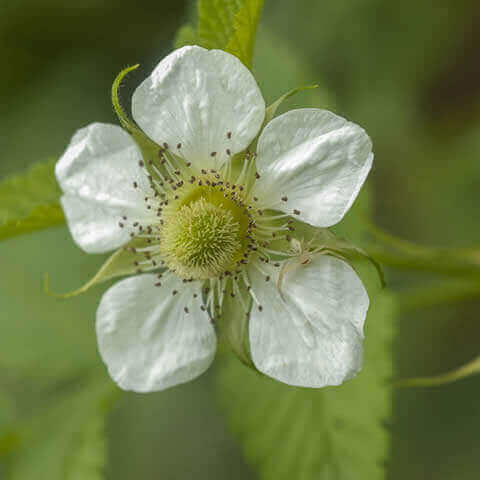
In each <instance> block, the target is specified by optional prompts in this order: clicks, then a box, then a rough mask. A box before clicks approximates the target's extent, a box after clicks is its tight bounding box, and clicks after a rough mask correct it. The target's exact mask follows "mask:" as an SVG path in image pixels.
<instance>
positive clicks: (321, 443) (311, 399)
mask: <svg viewBox="0 0 480 480" xmlns="http://www.w3.org/2000/svg"><path fill="white" fill-rule="evenodd" d="M395 312H396V304H395V301H394V299H393V297H392V296H391V295H390V294H387V293H386V292H382V293H381V294H380V295H379V296H378V297H377V298H376V299H375V301H374V302H373V305H372V309H371V311H370V313H369V316H368V319H367V324H366V346H365V352H366V353H365V365H364V368H363V370H362V371H361V372H360V374H359V375H358V377H357V378H355V379H353V380H350V381H349V382H347V383H345V384H343V385H341V386H339V387H328V388H324V389H318V390H315V389H302V388H295V387H290V386H287V385H284V384H282V383H279V382H276V381H274V380H271V379H269V378H267V377H264V376H261V375H259V374H256V373H255V372H254V371H252V370H251V369H248V368H247V367H244V366H243V365H242V364H241V363H240V362H238V360H236V359H235V358H232V357H228V358H227V359H225V360H224V364H223V366H222V367H221V369H220V370H219V377H218V387H219V392H220V397H221V401H222V404H223V406H224V408H225V410H226V411H227V413H228V416H229V420H230V423H231V426H232V428H233V430H234V431H235V432H236V433H237V435H238V436H239V438H240V440H241V445H242V447H243V450H244V452H245V455H246V458H247V459H248V461H249V462H250V463H252V464H253V465H255V466H256V467H257V470H258V471H259V472H260V478H261V479H262V480H270V479H271V480H283V479H285V480H287V479H288V480H290V479H292V478H295V479H302V480H310V479H312V480H327V479H328V480H349V479H352V480H357V479H368V480H377V479H383V478H384V475H385V469H384V462H385V459H386V457H387V455H388V451H389V448H390V443H389V435H388V432H387V431H386V430H385V428H384V427H383V426H382V423H383V421H385V420H386V419H387V418H389V417H390V414H391V388H390V385H389V380H390V377H391V375H392V359H391V348H390V347H391V341H392V333H393V332H392V330H393V329H392V325H393V318H394V315H395Z"/></svg>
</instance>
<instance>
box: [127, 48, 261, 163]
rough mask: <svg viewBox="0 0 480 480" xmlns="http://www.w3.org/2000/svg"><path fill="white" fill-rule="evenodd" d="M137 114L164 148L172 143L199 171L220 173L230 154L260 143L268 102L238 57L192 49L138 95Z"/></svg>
mask: <svg viewBox="0 0 480 480" xmlns="http://www.w3.org/2000/svg"><path fill="white" fill-rule="evenodd" d="M132 113H133V117H134V119H135V121H136V122H137V123H138V125H140V127H141V128H142V129H143V130H144V131H145V133H146V134H147V135H149V136H150V138H152V139H153V140H154V141H155V142H157V143H158V144H160V145H163V143H167V144H168V146H169V148H170V149H171V150H172V151H173V152H174V153H176V154H178V155H180V156H182V157H183V158H185V159H188V160H189V161H191V162H193V164H194V165H195V164H196V165H197V166H202V167H210V166H211V167H218V166H220V165H222V164H223V162H224V161H225V160H226V159H227V158H228V155H227V149H229V150H230V152H231V154H232V155H233V154H234V153H237V152H240V151H242V150H244V149H245V148H246V147H247V146H248V145H249V144H250V142H251V141H252V140H253V139H254V137H255V136H256V134H257V133H258V131H259V129H260V127H261V125H262V122H263V119H264V116H265V101H264V100H263V97H262V94H261V93H260V90H259V88H258V85H257V83H256V82H255V79H254V78H253V75H252V74H251V73H250V72H249V70H248V69H247V68H246V67H245V66H244V65H243V64H242V62H241V61H240V60H238V58H237V57H234V56H233V55H230V54H228V53H226V52H223V51H221V50H205V49H204V48H201V47H196V46H193V47H192V46H191V47H183V48H180V49H178V50H175V51H174V52H172V53H171V54H170V55H169V56H168V57H166V58H165V59H163V60H162V61H161V62H160V63H159V64H158V66H157V67H156V68H155V70H154V71H153V72H152V74H151V75H150V77H148V78H147V79H146V80H145V81H144V82H143V83H142V84H141V85H140V86H139V87H138V88H137V90H136V91H135V93H134V94H133V99H132ZM228 132H231V138H228V136H227V133H228ZM178 144H181V148H180V149H177V145H178ZM212 152H215V156H213V157H212V156H211V154H212Z"/></svg>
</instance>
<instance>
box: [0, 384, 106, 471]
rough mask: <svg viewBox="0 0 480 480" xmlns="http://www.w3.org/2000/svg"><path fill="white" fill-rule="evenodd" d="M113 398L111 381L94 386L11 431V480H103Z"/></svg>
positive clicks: (62, 399)
mask: <svg viewBox="0 0 480 480" xmlns="http://www.w3.org/2000/svg"><path fill="white" fill-rule="evenodd" d="M112 393H113V387H112V384H111V383H110V382H109V381H107V382H106V381H105V380H101V381H99V380H97V381H94V380H90V381H89V382H88V383H86V384H84V385H82V384H80V385H78V387H77V389H76V391H75V392H73V393H70V394H69V395H67V396H66V398H65V397H60V400H59V401H58V403H56V404H55V405H53V406H50V407H48V409H47V410H46V411H44V410H40V411H38V412H37V413H36V415H34V416H33V417H32V418H30V419H29V420H28V422H25V423H24V424H22V425H21V426H19V427H18V428H17V429H16V430H12V431H9V432H8V433H7V434H6V435H5V436H8V437H9V438H14V439H15V442H11V444H12V449H11V452H10V456H9V470H10V476H9V480H31V479H35V480H44V479H45V480H47V479H48V480H100V479H102V478H103V474H102V471H103V468H104V465H105V460H106V447H105V433H104V424H105V417H106V414H107V405H108V400H109V398H110V397H111V396H112ZM5 436H4V437H5ZM1 441H2V437H0V443H1Z"/></svg>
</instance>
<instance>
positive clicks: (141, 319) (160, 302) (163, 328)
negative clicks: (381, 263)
mask: <svg viewBox="0 0 480 480" xmlns="http://www.w3.org/2000/svg"><path fill="white" fill-rule="evenodd" d="M157 281H158V279H157V278H156V276H155V275H140V276H137V277H132V278H128V279H126V280H123V281H121V282H119V283H117V284H116V285H114V286H113V287H112V288H110V289H109V290H108V291H107V292H106V293H105V295H104V296H103V298H102V301H101V302H100V306H99V307H98V310H97V337H98V345H99V350H100V354H101V356H102V358H103V361H104V362H105V363H106V365H107V367H108V371H109V373H110V375H111V376H112V378H113V379H114V380H115V382H116V383H117V384H118V385H119V386H120V387H121V388H123V389H124V390H133V391H136V392H153V391H157V390H164V389H166V388H169V387H172V386H174V385H178V384H180V383H184V382H188V381H189V380H193V379H194V378H196V377H198V376H199V375H200V374H202V373H203V372H204V371H205V370H207V368H208V367H209V366H210V364H211V362H212V360H213V358H214V356H215V349H216V336H215V331H214V329H213V327H212V325H211V323H210V320H209V317H208V315H207V313H206V312H203V311H202V310H201V309H200V305H201V300H200V298H201V295H200V293H201V292H200V287H201V285H200V284H199V283H198V282H194V283H186V284H185V283H182V280H181V279H180V278H179V277H177V276H176V275H173V274H168V275H166V276H165V277H164V279H162V286H161V287H155V286H154V284H155V283H156V282H157ZM174 290H177V291H178V293H177V294H176V295H173V294H172V292H173V291H174ZM194 293H197V295H198V296H197V298H193V295H194ZM185 307H186V308H187V309H188V313H187V312H186V311H185V310H184V309H185Z"/></svg>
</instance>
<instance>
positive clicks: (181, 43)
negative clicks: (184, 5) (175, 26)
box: [173, 25, 199, 48]
mask: <svg viewBox="0 0 480 480" xmlns="http://www.w3.org/2000/svg"><path fill="white" fill-rule="evenodd" d="M198 43H199V42H198V38H197V33H196V32H195V30H194V28H193V27H192V26H191V25H184V26H183V27H180V29H179V30H178V32H177V35H176V36H175V41H174V42H173V45H174V47H175V48H182V47H185V46H186V45H197V44H198Z"/></svg>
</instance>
